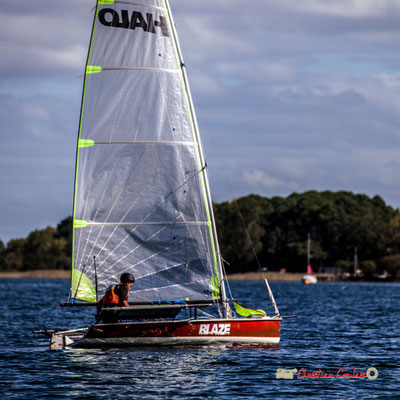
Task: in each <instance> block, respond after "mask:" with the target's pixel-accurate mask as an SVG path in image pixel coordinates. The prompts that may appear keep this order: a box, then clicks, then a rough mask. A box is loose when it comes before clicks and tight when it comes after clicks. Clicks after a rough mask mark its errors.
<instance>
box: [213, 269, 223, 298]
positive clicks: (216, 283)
mask: <svg viewBox="0 0 400 400" xmlns="http://www.w3.org/2000/svg"><path fill="white" fill-rule="evenodd" d="M211 291H212V295H213V299H214V300H217V299H219V298H220V296H221V293H220V289H219V279H218V275H217V274H215V275H213V276H212V277H211Z"/></svg>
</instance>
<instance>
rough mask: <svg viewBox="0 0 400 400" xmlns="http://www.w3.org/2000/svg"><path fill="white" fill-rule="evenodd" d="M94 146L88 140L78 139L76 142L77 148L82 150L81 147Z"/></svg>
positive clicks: (92, 141) (92, 142) (91, 141)
mask: <svg viewBox="0 0 400 400" xmlns="http://www.w3.org/2000/svg"><path fill="white" fill-rule="evenodd" d="M92 146H94V140H90V139H79V141H78V147H79V148H82V147H92Z"/></svg>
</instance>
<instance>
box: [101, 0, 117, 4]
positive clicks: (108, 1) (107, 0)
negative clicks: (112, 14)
mask: <svg viewBox="0 0 400 400" xmlns="http://www.w3.org/2000/svg"><path fill="white" fill-rule="evenodd" d="M99 4H114V0H99Z"/></svg>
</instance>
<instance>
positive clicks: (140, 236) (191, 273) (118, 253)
mask: <svg viewBox="0 0 400 400" xmlns="http://www.w3.org/2000/svg"><path fill="white" fill-rule="evenodd" d="M208 235H209V231H208V227H207V226H201V225H186V226H182V225H177V226H136V227H131V228H127V227H111V226H90V227H89V226H88V227H86V228H84V229H79V230H78V231H77V232H76V234H75V249H76V250H77V251H76V253H75V266H76V268H77V269H78V270H82V268H83V265H86V267H85V271H84V272H85V275H86V276H87V277H88V278H89V279H90V281H93V284H94V279H95V277H94V265H93V256H96V264H97V278H98V282H99V292H100V293H102V292H103V291H105V290H106V288H107V287H108V286H109V285H112V284H115V283H117V281H118V279H119V276H120V275H121V274H122V273H123V272H126V271H129V272H131V273H132V274H133V275H134V276H135V278H136V282H135V284H134V289H133V292H132V298H130V300H131V301H135V302H142V301H164V300H169V301H172V300H185V299H186V298H187V297H188V298H189V299H190V300H207V299H209V298H210V297H211V296H210V293H211V292H210V290H211V289H210V282H211V277H212V275H213V268H212V259H211V258H212V257H211V249H210V248H209V245H207V243H209V240H207V239H209V237H208Z"/></svg>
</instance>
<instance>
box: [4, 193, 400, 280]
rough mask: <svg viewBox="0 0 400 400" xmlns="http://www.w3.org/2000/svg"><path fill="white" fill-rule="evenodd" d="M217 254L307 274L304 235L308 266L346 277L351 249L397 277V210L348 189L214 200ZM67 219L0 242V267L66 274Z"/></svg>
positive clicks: (246, 265) (234, 264) (252, 266)
mask: <svg viewBox="0 0 400 400" xmlns="http://www.w3.org/2000/svg"><path fill="white" fill-rule="evenodd" d="M214 213H215V220H216V225H217V231H218V238H219V243H220V251H221V255H222V257H223V259H224V260H226V261H227V264H226V271H227V273H228V274H229V273H235V272H248V271H257V270H258V269H259V268H260V267H261V268H263V269H265V268H266V269H268V270H269V271H278V270H281V269H285V270H286V271H287V272H303V271H305V270H306V260H307V237H308V235H310V238H311V241H310V243H311V249H310V250H311V251H310V256H311V265H312V267H313V269H314V271H318V269H319V268H321V267H333V266H335V267H341V268H342V269H343V271H349V272H352V270H353V255H354V249H355V248H357V253H358V260H359V263H360V268H361V269H362V270H363V271H364V273H365V275H366V276H371V275H373V274H375V273H379V272H383V271H387V272H388V273H389V274H390V275H392V276H394V277H397V278H400V213H399V210H398V209H393V208H392V207H390V206H388V205H386V204H385V202H384V201H383V200H382V198H381V197H379V196H375V197H373V198H370V197H368V196H366V195H363V194H353V193H351V192H346V191H339V192H331V191H324V192H317V191H308V192H305V193H302V194H297V193H293V194H291V195H290V196H288V197H278V196H276V197H272V198H266V197H262V196H258V195H249V196H245V197H241V198H239V199H236V200H234V201H231V202H223V203H214ZM71 226H72V218H71V217H68V218H65V219H63V220H62V221H61V222H60V223H59V224H58V225H57V227H56V228H52V227H47V228H45V229H42V230H35V231H33V232H31V233H30V234H29V235H28V237H27V238H23V239H13V240H10V241H9V242H8V243H7V245H4V243H3V242H1V241H0V269H1V270H3V271H4V270H6V271H10V270H12V271H23V270H32V269H69V268H70V265H71V238H72V229H71Z"/></svg>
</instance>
